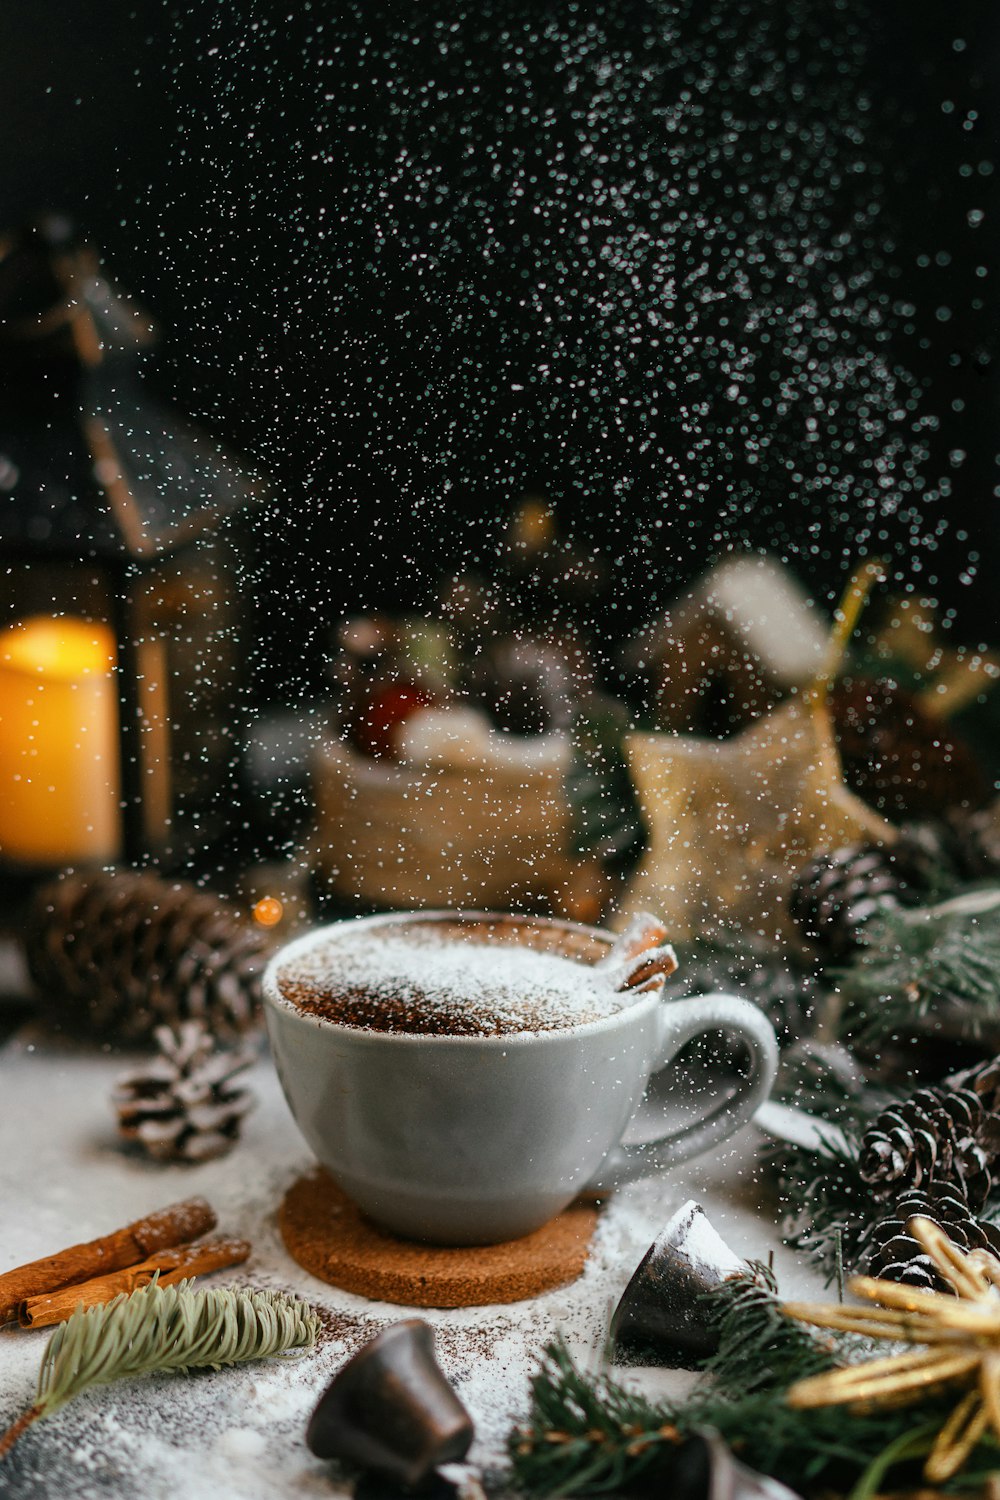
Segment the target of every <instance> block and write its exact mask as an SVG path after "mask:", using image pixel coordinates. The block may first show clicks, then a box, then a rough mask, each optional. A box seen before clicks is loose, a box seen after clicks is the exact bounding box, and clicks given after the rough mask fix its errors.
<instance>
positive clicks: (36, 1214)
mask: <svg viewBox="0 0 1000 1500" xmlns="http://www.w3.org/2000/svg"><path fill="white" fill-rule="evenodd" d="M135 1061H136V1059H135V1058H134V1056H133V1055H132V1054H129V1053H122V1054H117V1053H110V1052H107V1051H102V1050H101V1049H99V1048H97V1047H93V1048H89V1049H87V1048H81V1047H77V1046H71V1045H69V1044H67V1043H61V1042H59V1041H53V1040H51V1039H46V1038H45V1037H43V1036H42V1035H41V1034H37V1035H36V1034H35V1033H34V1031H33V1028H32V1027H31V1026H30V1024H29V1025H28V1026H27V1027H24V1028H22V1030H21V1031H20V1032H18V1033H17V1034H16V1035H15V1036H13V1037H12V1038H11V1039H10V1040H9V1041H8V1042H7V1044H6V1045H5V1046H4V1047H3V1048H2V1049H0V1100H2V1108H0V1203H2V1205H3V1209H2V1214H3V1234H2V1237H0V1271H5V1270H7V1269H9V1268H10V1267H12V1266H15V1265H19V1264H21V1263H22V1262H24V1261H27V1260H31V1259H34V1258H35V1257H37V1256H40V1255H43V1254H48V1253H51V1252H52V1251H54V1250H56V1249H60V1248H62V1247H64V1246H66V1245H69V1244H72V1243H74V1242H76V1241H80V1240H85V1239H90V1238H91V1237H93V1236H95V1235H98V1234H103V1233H106V1232H107V1231H109V1230H111V1229H114V1228H117V1227H120V1226H121V1225H124V1224H126V1223H128V1222H130V1221H131V1220H133V1219H136V1218H138V1217H140V1216H142V1215H143V1214H145V1213H147V1212H149V1211H151V1210H152V1209H154V1208H159V1207H162V1206H163V1205H165V1204H167V1203H172V1202H175V1201H177V1200H178V1199H181V1198H186V1197H191V1196H193V1195H196V1194H200V1195H203V1196H204V1197H206V1198H207V1199H208V1200H209V1202H210V1203H211V1204H212V1205H213V1207H214V1208H215V1210H216V1211H217V1213H218V1217H219V1232H221V1233H225V1234H233V1235H239V1236H242V1237H244V1238H246V1239H248V1240H250V1241H251V1242H252V1244H253V1253H252V1255H251V1258H250V1260H249V1261H248V1262H247V1263H246V1264H245V1265H243V1266H240V1267H237V1268H235V1269H234V1270H232V1271H228V1272H220V1273H218V1274H217V1275H216V1276H215V1277H213V1278H205V1280H204V1282H203V1283H201V1284H206V1285H207V1284H219V1285H221V1284H225V1283H227V1282H238V1283H241V1284H251V1285H254V1286H263V1287H273V1288H279V1289H282V1290H287V1291H292V1292H296V1293H298V1294H299V1295H301V1296H303V1297H305V1298H308V1299H309V1300H310V1301H311V1302H312V1303H313V1304H314V1305H315V1306H316V1307H317V1309H318V1310H319V1312H320V1315H321V1318H322V1325H323V1326H322V1334H321V1337H320V1341H319V1344H318V1346H317V1348H316V1349H315V1350H314V1351H313V1352H311V1353H309V1354H307V1355H305V1356H302V1357H299V1358H296V1359H294V1360H288V1361H279V1360H271V1361H265V1362H258V1363H255V1364H249V1365H244V1366H238V1367H234V1368H231V1369H226V1370H221V1371H218V1372H200V1373H196V1374H194V1375H191V1376H176V1375H173V1376H156V1377H150V1378H146V1379H143V1380H130V1381H122V1382H119V1383H117V1384H115V1385H111V1386H104V1387H101V1388H99V1389H97V1390H94V1391H92V1392H90V1393H88V1394H87V1395H85V1396H82V1397H80V1398H79V1399H77V1400H76V1401H74V1402H73V1403H72V1404H71V1405H69V1406H67V1407H65V1408H64V1409H63V1410H62V1411H60V1412H58V1413H57V1414H56V1415H54V1416H52V1417H51V1418H47V1419H45V1420H43V1421H41V1422H38V1423H37V1424H36V1425H35V1426H34V1427H32V1428H31V1429H30V1430H29V1431H28V1432H27V1434H26V1435H25V1436H24V1437H23V1438H22V1439H21V1441H20V1443H19V1444H18V1445H17V1446H16V1448H15V1449H14V1450H13V1451H12V1452H11V1453H10V1454H9V1455H8V1457H7V1458H6V1459H5V1460H0V1492H2V1493H3V1495H4V1496H5V1500H51V1497H52V1496H55V1495H69V1494H72V1495H73V1496H74V1497H75V1500H97V1497H101V1500H117V1497H120V1500H135V1497H136V1496H138V1495H142V1496H143V1497H145V1500H167V1497H171V1500H174V1497H177V1496H184V1497H185V1500H274V1497H275V1496H279V1495H280V1496H303V1497H306V1496H308V1497H310V1500H322V1497H323V1496H328V1495H329V1496H335V1495H343V1494H348V1493H350V1491H351V1484H350V1482H349V1481H348V1480H346V1479H345V1477H344V1476H343V1474H341V1473H340V1472H339V1471H338V1470H337V1469H336V1468H335V1467H334V1466H333V1465H330V1464H326V1463H323V1462H320V1461H319V1460H317V1459H315V1458H313V1456H312V1455H311V1454H310V1453H309V1451H308V1449H307V1448H306V1446H305V1442H304V1433H305V1427H306V1422H307V1420H308V1417H309V1415H310V1413H311V1411H312V1409H313V1407H314V1405H315V1403H316V1401H317V1399H318V1397H319V1395H320V1394H321V1392H322V1391H323V1389H324V1388H325V1386H326V1384H327V1383H328V1381H329V1380H330V1378H331V1377H332V1376H333V1374H334V1373H335V1372H336V1370H337V1369H338V1368H339V1367H340V1365H341V1364H342V1363H343V1361H344V1359H345V1358H346V1357H347V1356H348V1355H350V1354H351V1353H353V1352H354V1351H355V1350H357V1349H358V1348H360V1347H361V1346H362V1344H364V1343H365V1342H367V1340H368V1339H369V1338H370V1337H372V1336H373V1335H374V1334H375V1333H376V1332H378V1330H379V1329H380V1328H382V1327H384V1326H385V1325H386V1324H387V1323H390V1322H394V1321H396V1320H397V1319H399V1318H401V1317H406V1316H410V1315H412V1314H411V1313H410V1312H408V1310H407V1309H404V1308H400V1307H395V1306H391V1305H389V1304H387V1303H378V1302H370V1301H368V1300H366V1299H365V1298H363V1297H359V1296H354V1295H351V1294H350V1293H347V1292H339V1291H337V1290H336V1289H335V1288H333V1287H330V1286H326V1285H325V1284H323V1283H322V1282H319V1281H317V1280H315V1279H314V1278H313V1277H311V1276H310V1275H308V1273H306V1272H305V1271H302V1270H300V1269H299V1267H298V1266H297V1265H296V1264H295V1262H294V1261H292V1260H291V1258H290V1257H289V1255H288V1254H287V1252H286V1251H285V1248H284V1246H283V1244H282V1242H281V1238H280V1236H279V1233H278V1230H277V1226H276V1223H275V1211H276V1209H277V1206H278V1204H279V1202H280V1200H281V1197H282V1195H283V1193H284V1191H285V1189H286V1188H287V1187H288V1186H289V1185H290V1183H291V1182H292V1181H293V1180H294V1179H295V1178H296V1177H297V1176H298V1175H299V1174H301V1173H302V1172H303V1171H304V1170H306V1169H307V1168H308V1167H309V1166H310V1164H311V1157H310V1154H309V1152H308V1149H307V1148H306V1146H305V1145H304V1143H303V1141H302V1140H301V1138H300V1136H299V1134H298V1132H297V1130H296V1127H295V1125H294V1123H293V1121H292V1119H291V1116H290V1115H289V1113H288V1109H287V1107H286V1105H285V1102H284V1099H283V1097H282V1095H281V1091H280V1088H279V1085H278V1082H277V1078H276V1075H275V1073H274V1069H273V1067H272V1065H271V1062H270V1059H269V1057H268V1056H267V1054H266V1053H264V1054H262V1056H261V1058H260V1060H259V1061H258V1062H257V1063H256V1065H255V1066H254V1068H253V1069H252V1071H251V1072H250V1073H249V1074H248V1075H246V1077H247V1081H248V1085H249V1087H250V1088H251V1089H252V1090H253V1091H254V1093H255V1094H256V1096H257V1099H258V1104H257V1107H256V1109H255V1110H254V1112H253V1114H251V1115H250V1117H249V1119H248V1120H247V1121H246V1124H245V1128H244V1132H243V1136H242V1139H241V1140H240V1142H239V1143H238V1145H237V1146H236V1148H235V1150H234V1151H233V1152H232V1154H231V1155H230V1156H228V1157H226V1158H224V1159H223V1160H221V1161H215V1162H210V1163H206V1164H204V1165H202V1166H198V1167H174V1166H167V1167H164V1166H160V1165H156V1164H153V1163H149V1162H147V1161H145V1160H143V1159H141V1158H138V1157H136V1156H133V1155H131V1154H129V1153H127V1152H125V1151H124V1150H123V1149H122V1148H121V1147H120V1145H119V1143H118V1140H117V1137H116V1133H115V1127H114V1118H113V1113H112V1110H111V1106H110V1103H109V1097H110V1091H111V1087H112V1084H113V1082H114V1080H115V1079H116V1078H117V1076H118V1075H119V1074H120V1073H121V1072H123V1071H125V1070H126V1069H127V1068H128V1067H129V1066H131V1065H133V1063H134V1062H135ZM756 1138H757V1137H756V1132H755V1130H754V1128H753V1127H748V1128H747V1129H745V1130H743V1131H742V1132H740V1134H739V1135H737V1136H735V1137H734V1138H733V1139H732V1140H731V1141H730V1142H728V1143H727V1144H726V1145H724V1146H722V1147H721V1148H718V1149H717V1150H716V1151H715V1152H713V1153H712V1154H710V1155H709V1156H708V1157H705V1158H702V1159H701V1160H698V1161H695V1162H691V1163H689V1164H687V1165H686V1166H683V1167H680V1168H677V1169H675V1170H674V1171H673V1173H671V1174H670V1175H669V1177H668V1178H666V1179H664V1178H662V1177H660V1178H651V1179H647V1180H646V1181H644V1182H642V1183H637V1184H633V1185H632V1186H631V1187H629V1188H626V1189H624V1190H621V1191H620V1192H619V1193H617V1194H616V1195H615V1197H614V1199H613V1200H612V1201H611V1202H609V1204H608V1206H607V1208H606V1209H605V1211H604V1213H603V1214H602V1217H601V1220H600V1223H599V1225H598V1229H597V1233H596V1238H595V1241H594V1245H593V1248H592V1251H591V1255H590V1258H589V1260H588V1263H587V1266H586V1269H585V1271H584V1273H583V1275H582V1277H581V1278H580V1279H579V1280H578V1281H577V1282H576V1283H575V1284H573V1285H571V1286H568V1287H565V1288H563V1289H562V1290H559V1291H555V1292H550V1293H547V1294H545V1295H544V1296H540V1297H537V1298H535V1299H532V1300H531V1301H527V1302H520V1303H511V1304H508V1305H506V1306H502V1307H491V1308H463V1309H458V1310H449V1311H435V1310H430V1311H428V1310H424V1309H422V1310H418V1311H417V1313H416V1315H417V1316H420V1317H423V1318H426V1320H427V1322H429V1323H430V1324H431V1325H432V1326H433V1328H434V1330H435V1337H436V1341H437V1351H438V1357H439V1360H440V1363H441V1365H442V1367H443V1369H444V1370H445V1372H446V1373H447V1375H448V1376H449V1377H450V1378H451V1379H452V1380H453V1382H454V1383H455V1386H456V1388H457V1390H458V1393H459V1395H460V1397H461V1399H462V1401H463V1402H464V1403H465V1405H466V1406H467V1408H468V1410H469V1412H470V1413H471V1415H472V1417H473V1419H474V1421H475V1424H476V1433H477V1437H476V1442H475V1445H474V1447H473V1449H472V1451H471V1453H470V1455H469V1460H470V1462H473V1463H475V1464H477V1465H479V1466H480V1467H481V1468H482V1469H483V1471H484V1473H485V1478H486V1484H487V1488H488V1489H490V1490H491V1491H496V1490H499V1489H502V1488H503V1468H504V1463H505V1459H504V1444H505V1438H506V1435H507V1433H508V1432H509V1430H510V1427H511V1425H512V1424H513V1423H514V1422H516V1421H517V1420H519V1419H520V1418H522V1417H523V1416H524V1415H525V1413H526V1411H527V1407H528V1398H529V1390H528V1383H529V1379H530V1376H531V1374H532V1372H533V1370H534V1368H535V1366H536V1362H537V1358H538V1355H539V1353H540V1351H541V1349H542V1346H543V1344H544V1343H545V1342H546V1341H547V1340H548V1339H549V1338H551V1337H552V1336H553V1335H555V1334H556V1333H562V1334H563V1336H564V1337H565V1338H566V1340H567V1342H568V1344H569V1347H570V1349H571V1350H572V1351H573V1353H574V1354H575V1355H576V1357H577V1358H578V1359H579V1360H580V1361H582V1362H584V1363H586V1364H587V1365H589V1366H590V1367H591V1368H593V1367H594V1366H595V1364H596V1362H597V1361H598V1359H599V1356H600V1349H601V1346H602V1342H603V1338H604V1334H605V1330H606V1328H607V1323H608V1319H609V1317H610V1313H611V1310H612V1308H613V1307H614V1304H615V1302H616V1301H617V1299H618V1296H619V1295H620V1293H621V1291H622V1289H623V1288H624V1286H625V1284H626V1283H627V1282H628V1280H629V1277H630V1276H631V1274H632V1272H633V1270H634V1269H635V1267H636V1265H637V1264H638V1262H639V1260H640V1258H641V1256H642V1255H643V1253H644V1252H645V1250H646V1249H647V1247H648V1245H649V1244H650V1242H651V1241H652V1239H653V1238H654V1237H655V1236H656V1234H657V1233H658V1232H659V1230H660V1229H661V1228H662V1227H663V1225H664V1224H665V1222H666V1220H667V1219H668V1218H669V1216H670V1215H671V1214H672V1213H673V1212H674V1210H675V1209H677V1208H678V1207H679V1206H680V1205H681V1204H682V1203H683V1202H684V1201H685V1200H686V1199H689V1198H695V1199H696V1200H697V1201H698V1202H700V1203H701V1204H702V1206H703V1207H704V1208H705V1210H706V1212H707V1213H708V1215H709V1217H710V1219H711V1221H712V1223H713V1224H714V1226H715V1227H716V1229H717V1230H718V1231H719V1233H720V1234H721V1235H722V1236H723V1238H724V1239H725V1240H726V1241H727V1242H728V1244H729V1245H730V1246H731V1247H732V1249H733V1250H734V1251H735V1252H736V1253H737V1254H739V1255H742V1256H746V1257H757V1258H761V1259H766V1258H767V1256H768V1254H769V1253H770V1252H772V1251H773V1252H774V1256H775V1267H776V1270H777V1272H778V1275H779V1280H780V1283H781V1286H782V1289H783V1291H785V1292H786V1294H789V1295H791V1294H793V1293H794V1294H795V1295H801V1294H803V1293H806V1294H809V1295H812V1294H815V1293H816V1291H817V1290H818V1289H819V1288H820V1286H821V1283H820V1281H819V1279H818V1277H817V1276H816V1273H815V1272H812V1271H810V1270H808V1269H806V1268H803V1267H802V1266H801V1265H799V1264H798V1263H797V1261H796V1258H795V1257H794V1256H793V1255H792V1254H791V1253H790V1252H788V1251H787V1250H785V1249H784V1248H783V1247H782V1246H781V1244H780V1241H779V1237H778V1233H777V1230H776V1228H775V1225H774V1222H773V1217H774V1207H773V1203H772V1201H771V1198H770V1195H769V1194H768V1193H767V1192H766V1191H765V1190H764V1189H763V1188H762V1187H761V1183H760V1176H759V1172H758V1169H757V1167H756V1164H755V1161H754V1145H755V1141H756ZM762 1201H763V1203H764V1205H765V1206H764V1207H762V1206H761V1203H762ZM46 1337H47V1334H46V1332H44V1331H41V1332H38V1333H31V1332H23V1331H20V1330H16V1329H8V1330H6V1331H4V1332H3V1333H0V1430H2V1429H4V1428H6V1426H7V1425H8V1424H9V1423H10V1422H12V1421H13V1420H14V1418H15V1417H16V1416H17V1415H19V1413H20V1412H21V1411H23V1410H24V1409H25V1408H27V1407H28V1406H30V1405H31V1401H32V1398H33V1394H34V1388H35V1381H36V1377H37V1373H38V1367H39V1363H40V1359H41V1353H42V1350H43V1348H44V1346H45V1342H46ZM623 1378H624V1379H626V1380H627V1381H629V1382H641V1383H642V1384H643V1387H644V1388H645V1389H647V1390H649V1391H650V1392H653V1393H655V1392H656V1391H658V1390H665V1389H671V1388H672V1389H676V1388H677V1387H678V1384H679V1383H683V1382H685V1381H688V1380H690V1378H691V1377H690V1376H686V1375H684V1374H680V1375H678V1374H676V1373H675V1374H673V1375H669V1374H667V1373H666V1372H662V1371H649V1372H646V1371H636V1370H629V1371H628V1372H625V1373H624V1375H623Z"/></svg>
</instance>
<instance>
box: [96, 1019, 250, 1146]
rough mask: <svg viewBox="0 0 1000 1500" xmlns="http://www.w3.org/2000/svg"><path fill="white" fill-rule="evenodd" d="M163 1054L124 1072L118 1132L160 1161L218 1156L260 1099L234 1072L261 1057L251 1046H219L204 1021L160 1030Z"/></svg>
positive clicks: (117, 1100)
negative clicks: (236, 1048) (236, 1080)
mask: <svg viewBox="0 0 1000 1500" xmlns="http://www.w3.org/2000/svg"><path fill="white" fill-rule="evenodd" d="M154 1034H155V1037H156V1042H157V1046H158V1047H159V1049H160V1055H159V1056H158V1057H157V1058H155V1059H154V1060H153V1061H152V1062H151V1063H149V1064H147V1065H146V1066H145V1067H143V1068H140V1069H139V1070H138V1071H137V1072H135V1073H129V1074H127V1075H126V1076H125V1077H124V1078H122V1079H120V1080H119V1082H118V1083H117V1085H116V1086H115V1089H114V1092H113V1094H112V1096H111V1097H112V1101H113V1103H114V1106H115V1108H116V1110H117V1111H118V1130H119V1134H120V1135H121V1136H122V1138H123V1139H124V1140H126V1141H130V1142H135V1143H136V1144H138V1145H140V1146H141V1147H142V1148H143V1149H144V1150H145V1151H147V1152H148V1153H149V1155H150V1156H152V1157H155V1158H156V1160H157V1161H185V1162H202V1161H211V1160H212V1158H213V1157H216V1156H225V1154H226V1153H227V1151H231V1150H232V1148H233V1146H234V1145H235V1143H236V1141H237V1139H238V1137H239V1133H240V1127H241V1125H242V1122H243V1116H244V1115H245V1114H247V1112H248V1111H249V1110H250V1109H252V1108H253V1105H254V1098H253V1095H252V1094H250V1093H249V1092H248V1091H247V1090H246V1089H240V1088H237V1087H235V1086H234V1084H233V1079H234V1078H235V1076H236V1074H237V1073H242V1072H243V1070H244V1068H249V1067H250V1065H251V1064H252V1062H253V1061H254V1054H253V1052H252V1051H250V1050H249V1049H244V1050H242V1051H239V1052H234V1051H230V1050H226V1049H222V1048H220V1049H217V1048H216V1046H215V1043H214V1041H213V1039H212V1036H211V1035H210V1033H209V1032H208V1031H206V1029H205V1027H204V1026H202V1024H201V1022H200V1021H185V1022H183V1024H182V1025H181V1026H180V1027H179V1028H178V1029H177V1031H176V1032H173V1031H171V1029H170V1027H169V1026H158V1027H157V1028H156V1031H155V1033H154Z"/></svg>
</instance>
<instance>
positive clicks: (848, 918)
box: [788, 841, 928, 959]
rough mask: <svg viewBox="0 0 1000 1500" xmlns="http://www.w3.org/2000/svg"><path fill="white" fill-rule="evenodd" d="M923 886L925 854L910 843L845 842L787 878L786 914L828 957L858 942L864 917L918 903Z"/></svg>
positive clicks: (840, 954) (925, 884)
mask: <svg viewBox="0 0 1000 1500" xmlns="http://www.w3.org/2000/svg"><path fill="white" fill-rule="evenodd" d="M927 887H928V857H927V855H926V854H925V853H924V852H923V851H922V850H921V849H917V848H914V847H913V846H911V845H910V844H909V843H905V842H902V841H901V842H900V843H899V844H898V845H895V846H893V847H886V846H884V845H882V844H846V845H844V847H843V848H840V849H832V850H828V851H826V852H824V853H822V854H817V855H816V856H815V857H814V858H813V859H811V860H810V861H809V863H808V864H806V865H803V867H802V869H800V870H799V872H798V873H797V875H796V876H795V879H794V880H793V882H792V888H791V892H790V895H789V899H788V915H789V916H790V917H791V919H792V921H793V922H794V923H795V926H796V927H797V928H798V930H799V931H800V933H801V934H802V936H803V937H804V938H806V939H807V940H808V941H809V942H810V943H811V944H812V945H813V946H814V947H816V948H818V949H819V950H820V952H821V954H823V955H824V956H826V957H829V958H830V959H839V958H842V957H843V956H844V955H845V954H846V953H848V952H849V951H850V950H851V949H852V948H853V947H855V946H857V944H858V942H859V934H860V932H861V929H862V928H863V927H864V925H865V923H866V922H870V921H871V919H872V917H877V916H879V915H881V913H883V912H886V911H893V910H895V909H896V908H897V907H900V906H913V905H916V904H918V903H919V902H920V901H921V900H922V899H923V898H924V895H925V892H926V890H927Z"/></svg>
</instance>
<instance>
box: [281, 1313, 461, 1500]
mask: <svg viewBox="0 0 1000 1500" xmlns="http://www.w3.org/2000/svg"><path fill="white" fill-rule="evenodd" d="M473 1431H474V1429H473V1424H472V1419H471V1417H470V1416H469V1414H468V1412H467V1411H466V1410H465V1407H464V1406H463V1405H462V1403H461V1401H459V1399H458V1397H457V1396H456V1395H455V1392H454V1391H453V1390H452V1388H451V1386H450V1385H449V1384H448V1381H447V1379H446V1378H445V1376H444V1373H443V1372H442V1370H441V1367H440V1366H439V1364H438V1362H437V1360H436V1359H435V1357H434V1334H433V1332H432V1330H431V1329H430V1327H429V1326H428V1325H427V1324H426V1323H425V1322H423V1320H422V1319H420V1318H405V1319H403V1321H402V1322H399V1323H393V1324H392V1325H391V1327H389V1328H386V1329H384V1330H383V1331H382V1332H381V1333H380V1334H378V1335H377V1336H376V1337H375V1338H374V1339H372V1340H371V1342H370V1343H368V1344H366V1345H365V1347H364V1348H363V1349H361V1350H359V1351H358V1353H357V1354H355V1355H354V1356H353V1358H351V1359H349V1360H348V1362H347V1364H346V1365H344V1366H343V1367H342V1368H341V1369H340V1370H339V1371H338V1373H337V1374H336V1375H335V1376H334V1378H333V1380H332V1381H331V1382H330V1384H329V1385H328V1386H327V1388H326V1390H325V1391H324V1393H323V1395H322V1396H321V1397H320V1400H319V1404H318V1405H317V1407H316V1410H315V1411H314V1412H313V1414H312V1417H311V1418H310V1421H309V1426H308V1428H307V1430H306V1443H307V1444H308V1446H309V1448H310V1450H311V1451H312V1452H313V1453H315V1454H316V1456H317V1458H335V1459H341V1460H343V1461H345V1462H347V1463H351V1464H356V1465H358V1466H359V1467H360V1468H362V1469H366V1470H370V1471H372V1472H373V1473H375V1474H379V1475H382V1476H384V1477H385V1478H386V1479H391V1480H395V1481H397V1482H398V1483H400V1484H402V1485H405V1486H407V1487H410V1488H412V1487H413V1486H415V1485H419V1484H421V1483H422V1482H423V1481H424V1480H426V1479H428V1478H429V1476H430V1475H431V1474H432V1473H433V1471H434V1470H435V1469H436V1468H438V1467H439V1465H441V1464H446V1463H453V1462H456V1461H458V1460H460V1459H462V1458H464V1457H465V1455H466V1453H467V1452H468V1450H469V1445H470V1443H471V1442H472V1438H473Z"/></svg>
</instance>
